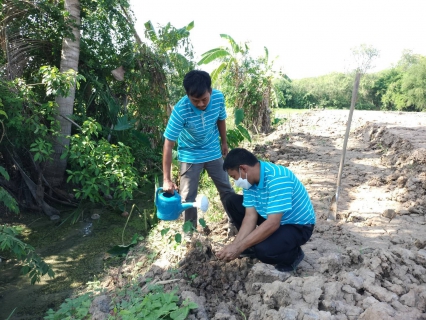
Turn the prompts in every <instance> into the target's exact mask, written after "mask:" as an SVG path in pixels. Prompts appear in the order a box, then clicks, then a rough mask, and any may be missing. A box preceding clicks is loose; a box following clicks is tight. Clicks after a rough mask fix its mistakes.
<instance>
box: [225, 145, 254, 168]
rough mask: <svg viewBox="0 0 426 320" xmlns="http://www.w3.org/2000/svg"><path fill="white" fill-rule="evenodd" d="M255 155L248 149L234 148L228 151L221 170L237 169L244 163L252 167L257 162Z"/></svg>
mask: <svg viewBox="0 0 426 320" xmlns="http://www.w3.org/2000/svg"><path fill="white" fill-rule="evenodd" d="M258 162H259V160H257V158H256V156H255V155H254V154H253V153H251V152H250V151H248V150H246V149H243V148H235V149H232V150H231V151H229V153H228V155H227V156H226V158H225V161H224V162H223V170H224V171H228V170H229V169H231V170H238V168H239V166H241V165H242V164H246V165H248V166H250V167H253V166H254V165H256V163H258Z"/></svg>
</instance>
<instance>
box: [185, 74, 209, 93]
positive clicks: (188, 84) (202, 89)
mask: <svg viewBox="0 0 426 320" xmlns="http://www.w3.org/2000/svg"><path fill="white" fill-rule="evenodd" d="M183 87H184V88H185V91H186V94H187V95H188V96H193V97H195V98H199V97H201V96H202V95H203V94H205V93H206V91H210V90H211V88H212V79H211V78H210V75H209V74H208V73H207V72H205V71H202V70H192V71H189V72H188V73H187V74H186V75H185V78H184V79H183Z"/></svg>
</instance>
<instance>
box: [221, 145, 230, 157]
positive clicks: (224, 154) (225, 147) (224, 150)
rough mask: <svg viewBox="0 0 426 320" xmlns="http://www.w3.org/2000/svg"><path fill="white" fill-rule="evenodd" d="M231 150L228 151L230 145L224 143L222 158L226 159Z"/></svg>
mask: <svg viewBox="0 0 426 320" xmlns="http://www.w3.org/2000/svg"><path fill="white" fill-rule="evenodd" d="M228 152H229V150H228V144H227V143H226V142H225V143H222V156H224V157H226V155H227V154H228Z"/></svg>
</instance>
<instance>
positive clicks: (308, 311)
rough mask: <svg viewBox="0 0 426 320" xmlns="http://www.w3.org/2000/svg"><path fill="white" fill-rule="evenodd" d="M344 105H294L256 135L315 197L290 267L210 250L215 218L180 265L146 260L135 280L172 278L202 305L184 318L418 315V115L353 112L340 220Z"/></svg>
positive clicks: (425, 235)
mask: <svg viewBox="0 0 426 320" xmlns="http://www.w3.org/2000/svg"><path fill="white" fill-rule="evenodd" d="M348 113H349V112H348V111H315V112H310V113H306V114H299V115H292V116H291V118H290V119H289V121H287V122H286V123H284V124H283V125H282V126H281V127H279V128H278V130H276V131H275V132H274V133H272V134H270V135H268V136H265V138H264V142H263V143H261V144H259V145H256V146H252V150H253V151H254V152H255V153H256V155H258V156H260V157H262V158H264V159H268V160H269V161H272V162H275V163H277V164H282V165H285V166H288V167H289V168H290V169H291V170H292V171H293V172H294V173H295V174H296V175H297V176H298V177H299V179H300V180H301V181H302V182H303V183H304V185H305V186H306V188H307V190H308V192H309V194H310V196H311V199H312V201H313V204H314V207H315V211H316V214H317V225H316V228H315V231H314V234H313V236H312V238H311V240H310V241H309V242H308V243H307V244H306V245H304V246H303V250H304V252H305V254H306V256H305V259H304V261H303V262H302V263H301V264H300V265H299V267H298V269H297V270H296V272H295V273H280V272H277V271H276V270H275V269H274V268H273V266H269V265H266V264H263V263H260V262H259V261H256V260H250V259H248V258H243V259H238V260H236V261H233V262H230V263H227V264H225V263H223V262H221V261H217V260H216V259H215V257H214V254H213V253H212V250H213V251H214V249H215V243H217V242H223V241H224V232H223V226H222V225H220V224H218V225H216V226H211V229H212V233H211V234H210V235H209V236H208V237H206V236H200V237H199V241H198V242H195V241H193V245H192V248H190V250H189V251H188V252H187V253H186V257H185V259H184V260H182V261H181V262H180V268H179V269H178V271H177V273H175V274H174V275H173V276H171V275H170V272H166V271H164V270H165V268H167V263H166V264H164V263H163V266H159V265H158V264H157V266H155V264H154V266H153V267H152V268H151V269H150V270H149V272H148V273H146V274H145V275H143V276H140V278H139V281H140V283H141V285H143V284H144V283H145V281H146V279H147V278H151V279H152V278H158V280H162V281H163V282H164V281H167V280H168V279H171V278H176V279H179V278H180V279H181V280H179V293H180V294H181V296H182V297H183V298H186V297H188V298H190V299H191V300H194V301H195V302H196V303H197V304H198V305H199V308H198V309H197V311H196V312H195V313H194V314H192V315H190V319H253V320H254V319H271V320H272V319H289V320H290V319H298V320H308V319H309V320H311V319H312V320H313V319H333V320H346V319H365V320H367V319H368V320H378V319H405V320H410V319H426V284H425V283H426V269H425V268H426V220H425V214H426V114H424V113H423V114H418V113H396V112H361V111H355V113H354V116H353V121H352V127H351V128H352V130H351V134H350V137H349V143H348V150H347V153H346V161H345V167H344V174H343V178H342V191H341V192H342V193H341V196H340V198H339V206H338V218H339V219H338V221H331V222H330V221H326V218H327V216H328V213H329V204H330V199H331V197H332V195H333V194H334V193H335V191H336V180H337V171H338V168H339V162H340V156H341V152H342V150H341V148H342V145H343V138H344V133H345V130H346V121H347V118H348ZM212 241H213V242H212ZM162 259H163V260H162V261H163V262H164V260H167V261H168V262H169V263H170V262H172V260H173V255H171V254H170V253H164V255H163V257H162ZM160 260H161V259H160ZM131 263H133V264H134V261H133V262H129V265H130V264H131ZM124 270H126V268H124ZM128 272H129V273H131V269H130V268H129V271H128ZM191 275H192V276H193V275H196V277H191ZM188 280H190V281H188ZM172 287H174V284H170V285H166V288H165V289H166V290H167V289H169V288H170V289H171V288H172Z"/></svg>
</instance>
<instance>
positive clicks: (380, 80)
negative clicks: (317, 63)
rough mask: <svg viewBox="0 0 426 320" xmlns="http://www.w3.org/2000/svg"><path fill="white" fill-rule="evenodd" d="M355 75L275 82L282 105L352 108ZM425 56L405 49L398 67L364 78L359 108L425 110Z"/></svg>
mask: <svg viewBox="0 0 426 320" xmlns="http://www.w3.org/2000/svg"><path fill="white" fill-rule="evenodd" d="M353 78H354V75H353V74H344V73H331V74H328V75H324V76H321V77H316V78H306V79H300V80H293V81H292V80H291V79H289V78H288V77H286V76H282V77H281V78H280V79H278V80H275V81H274V85H275V88H276V91H278V92H279V94H278V96H279V97H280V99H279V103H278V105H279V107H280V108H296V109H311V108H332V109H345V108H349V104H350V99H351V88H352V82H353ZM425 83H426V57H424V56H420V55H416V54H413V53H411V52H405V53H404V54H403V56H402V57H401V59H400V61H399V62H398V63H397V64H396V66H395V67H392V68H390V69H387V70H383V71H380V72H377V73H370V74H366V75H364V76H363V77H362V78H361V83H360V89H359V94H358V102H357V106H356V108H357V109H364V110H400V111H426V91H425V89H424V88H425Z"/></svg>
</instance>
